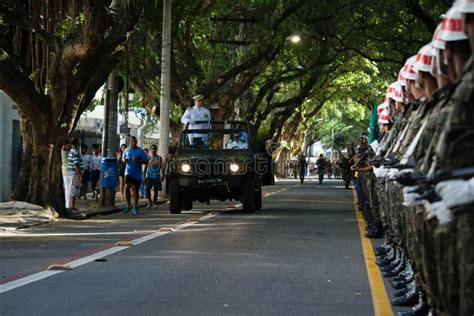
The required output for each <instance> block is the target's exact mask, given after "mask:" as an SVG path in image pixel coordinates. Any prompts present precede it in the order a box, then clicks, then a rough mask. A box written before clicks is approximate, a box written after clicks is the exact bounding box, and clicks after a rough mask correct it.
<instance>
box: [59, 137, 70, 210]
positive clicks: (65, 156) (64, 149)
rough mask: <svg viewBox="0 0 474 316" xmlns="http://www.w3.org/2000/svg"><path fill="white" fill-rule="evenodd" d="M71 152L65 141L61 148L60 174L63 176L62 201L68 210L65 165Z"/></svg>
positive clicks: (67, 142)
mask: <svg viewBox="0 0 474 316" xmlns="http://www.w3.org/2000/svg"><path fill="white" fill-rule="evenodd" d="M70 150H71V144H69V141H68V140H67V139H66V140H65V141H64V144H63V147H62V148H61V173H62V175H63V187H64V201H65V206H66V208H69V186H68V185H67V183H68V182H67V163H68V156H69V151H70Z"/></svg>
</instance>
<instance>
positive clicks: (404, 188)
mask: <svg viewBox="0 0 474 316" xmlns="http://www.w3.org/2000/svg"><path fill="white" fill-rule="evenodd" d="M417 189H418V187H417V186H416V185H415V186H411V187H410V186H409V187H403V195H405V194H408V193H413V192H412V191H415V190H417Z"/></svg>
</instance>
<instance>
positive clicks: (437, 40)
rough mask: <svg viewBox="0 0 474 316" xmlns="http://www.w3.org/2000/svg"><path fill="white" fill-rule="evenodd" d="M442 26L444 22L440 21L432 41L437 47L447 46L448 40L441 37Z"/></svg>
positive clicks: (443, 47)
mask: <svg viewBox="0 0 474 316" xmlns="http://www.w3.org/2000/svg"><path fill="white" fill-rule="evenodd" d="M441 26H442V24H441V23H440V24H439V25H438V27H436V31H435V32H434V34H433V40H432V41H431V45H432V46H433V48H436V49H445V48H446V41H443V40H442V39H441Z"/></svg>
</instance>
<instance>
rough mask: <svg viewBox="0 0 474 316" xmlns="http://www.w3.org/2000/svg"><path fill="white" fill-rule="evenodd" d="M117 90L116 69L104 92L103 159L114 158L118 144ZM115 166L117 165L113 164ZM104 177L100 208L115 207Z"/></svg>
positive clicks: (113, 190)
mask: <svg viewBox="0 0 474 316" xmlns="http://www.w3.org/2000/svg"><path fill="white" fill-rule="evenodd" d="M118 90H119V79H118V72H117V70H116V69H114V70H112V72H111V73H110V75H109V78H108V79H107V84H106V92H105V108H104V128H103V135H102V155H103V157H111V158H115V147H117V143H118V137H117V136H118V135H117V111H118V108H117V105H118V104H117V103H118V92H119V91H118ZM115 165H117V164H116V163H115ZM104 176H107V175H105V174H103V173H101V177H102V188H101V192H100V201H99V204H100V205H101V206H115V188H104V187H103V186H104Z"/></svg>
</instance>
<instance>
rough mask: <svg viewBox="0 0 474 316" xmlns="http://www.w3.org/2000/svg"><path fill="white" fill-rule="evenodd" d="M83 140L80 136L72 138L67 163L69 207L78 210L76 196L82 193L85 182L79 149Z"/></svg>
mask: <svg viewBox="0 0 474 316" xmlns="http://www.w3.org/2000/svg"><path fill="white" fill-rule="evenodd" d="M80 145H81V141H80V140H79V138H76V137H75V138H73V139H72V147H71V150H70V151H69V156H68V164H67V186H68V189H69V198H70V199H69V209H71V210H72V211H76V212H77V209H76V198H77V197H79V195H80V194H81V183H82V182H83V176H82V174H83V171H84V170H83V162H82V156H81V153H80V151H79V147H80Z"/></svg>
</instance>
